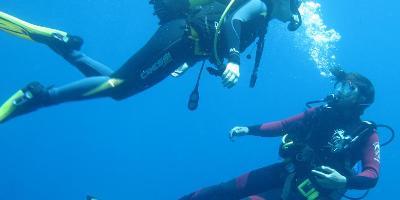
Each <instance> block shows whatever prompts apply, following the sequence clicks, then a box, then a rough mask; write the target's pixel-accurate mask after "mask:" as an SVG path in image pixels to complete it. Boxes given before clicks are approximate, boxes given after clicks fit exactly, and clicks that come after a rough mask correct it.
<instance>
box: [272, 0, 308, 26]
mask: <svg viewBox="0 0 400 200" xmlns="http://www.w3.org/2000/svg"><path fill="white" fill-rule="evenodd" d="M270 3H271V5H272V13H271V18H272V19H277V20H279V21H281V22H289V24H288V30H289V31H295V30H297V29H298V28H299V27H300V26H301V24H302V19H301V15H300V12H299V7H300V5H301V3H302V1H301V0H270Z"/></svg>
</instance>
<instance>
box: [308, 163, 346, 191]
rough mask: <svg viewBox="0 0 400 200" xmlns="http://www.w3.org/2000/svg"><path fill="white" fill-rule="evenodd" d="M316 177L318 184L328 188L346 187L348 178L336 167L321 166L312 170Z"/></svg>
mask: <svg viewBox="0 0 400 200" xmlns="http://www.w3.org/2000/svg"><path fill="white" fill-rule="evenodd" d="M311 173H312V174H314V175H315V176H316V177H315V178H316V180H317V182H318V184H319V185H320V186H321V187H324V188H326V189H343V188H345V187H346V184H347V178H346V177H345V176H343V175H341V174H340V173H339V172H338V171H336V170H335V169H332V168H330V167H327V166H321V168H319V169H317V170H316V169H314V170H312V171H311Z"/></svg>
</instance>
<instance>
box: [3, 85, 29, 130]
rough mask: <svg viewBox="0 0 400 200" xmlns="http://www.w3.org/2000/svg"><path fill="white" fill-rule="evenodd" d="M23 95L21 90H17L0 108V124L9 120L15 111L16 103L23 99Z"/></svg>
mask: <svg viewBox="0 0 400 200" xmlns="http://www.w3.org/2000/svg"><path fill="white" fill-rule="evenodd" d="M24 96H25V93H24V92H23V91H22V90H18V92H16V93H15V94H14V95H12V96H11V97H10V98H9V99H8V100H7V101H6V102H5V103H4V104H3V105H2V106H1V107H0V123H3V122H5V121H7V120H8V119H10V118H11V117H12V116H13V114H14V113H15V111H16V110H17V108H18V107H17V105H16V102H17V101H18V100H20V99H23V97H24Z"/></svg>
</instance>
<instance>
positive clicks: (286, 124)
mask: <svg viewBox="0 0 400 200" xmlns="http://www.w3.org/2000/svg"><path fill="white" fill-rule="evenodd" d="M307 112H312V110H309V111H306V112H303V113H300V114H298V115H295V116H292V117H290V118H287V119H284V120H280V121H274V122H267V123H264V124H261V125H255V126H250V127H249V133H248V135H254V136H261V137H279V136H282V134H284V133H285V132H287V131H289V130H290V129H291V128H293V127H294V126H295V125H301V124H303V123H301V122H302V121H303V119H304V118H305V116H306V113H307Z"/></svg>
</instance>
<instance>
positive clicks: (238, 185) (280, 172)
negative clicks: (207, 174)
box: [181, 163, 285, 200]
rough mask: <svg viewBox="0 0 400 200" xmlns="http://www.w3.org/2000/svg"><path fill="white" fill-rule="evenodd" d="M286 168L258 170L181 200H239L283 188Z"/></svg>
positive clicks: (274, 165) (280, 165)
mask: <svg viewBox="0 0 400 200" xmlns="http://www.w3.org/2000/svg"><path fill="white" fill-rule="evenodd" d="M284 166H285V165H284V164H282V163H278V164H273V165H270V166H267V167H264V168H261V169H257V170H254V171H251V172H250V173H247V174H244V175H242V176H240V177H238V178H235V179H233V180H231V181H228V182H225V183H222V184H219V185H214V186H211V187H207V188H205V189H201V190H199V191H197V192H194V193H191V194H189V195H187V196H184V197H182V198H181V200H239V199H243V198H248V197H250V196H252V195H257V194H260V193H263V192H266V191H269V190H272V189H276V188H281V187H282V186H283V183H284V176H285V167H284Z"/></svg>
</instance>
